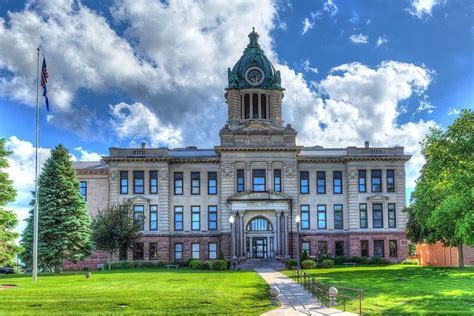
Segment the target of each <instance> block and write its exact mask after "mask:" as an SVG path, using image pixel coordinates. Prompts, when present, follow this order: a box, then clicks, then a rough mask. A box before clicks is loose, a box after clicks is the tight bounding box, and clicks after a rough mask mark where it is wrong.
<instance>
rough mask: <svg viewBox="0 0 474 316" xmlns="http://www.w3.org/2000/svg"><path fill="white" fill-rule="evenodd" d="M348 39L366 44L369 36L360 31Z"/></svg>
mask: <svg viewBox="0 0 474 316" xmlns="http://www.w3.org/2000/svg"><path fill="white" fill-rule="evenodd" d="M350 40H351V41H352V43H355V44H367V43H368V42H369V36H368V35H364V34H362V33H359V34H352V35H351V37H350Z"/></svg>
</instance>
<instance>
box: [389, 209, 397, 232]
mask: <svg viewBox="0 0 474 316" xmlns="http://www.w3.org/2000/svg"><path fill="white" fill-rule="evenodd" d="M395 227H397V217H396V208H395V203H388V228H395Z"/></svg>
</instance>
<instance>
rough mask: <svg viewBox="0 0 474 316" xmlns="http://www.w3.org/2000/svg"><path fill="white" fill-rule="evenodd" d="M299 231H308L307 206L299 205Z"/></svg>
mask: <svg viewBox="0 0 474 316" xmlns="http://www.w3.org/2000/svg"><path fill="white" fill-rule="evenodd" d="M301 229H309V205H301Z"/></svg>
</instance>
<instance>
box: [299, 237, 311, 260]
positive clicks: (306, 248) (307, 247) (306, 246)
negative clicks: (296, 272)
mask: <svg viewBox="0 0 474 316" xmlns="http://www.w3.org/2000/svg"><path fill="white" fill-rule="evenodd" d="M305 251H306V253H307V254H308V256H309V255H311V253H310V245H309V241H303V242H301V253H303V252H305Z"/></svg>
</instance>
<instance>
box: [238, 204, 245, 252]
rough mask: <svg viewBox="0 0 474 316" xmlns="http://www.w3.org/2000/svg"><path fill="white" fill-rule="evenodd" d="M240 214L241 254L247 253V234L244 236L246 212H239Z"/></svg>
mask: <svg viewBox="0 0 474 316" xmlns="http://www.w3.org/2000/svg"><path fill="white" fill-rule="evenodd" d="M239 216H240V255H241V256H244V255H245V236H244V212H240V213H239Z"/></svg>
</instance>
